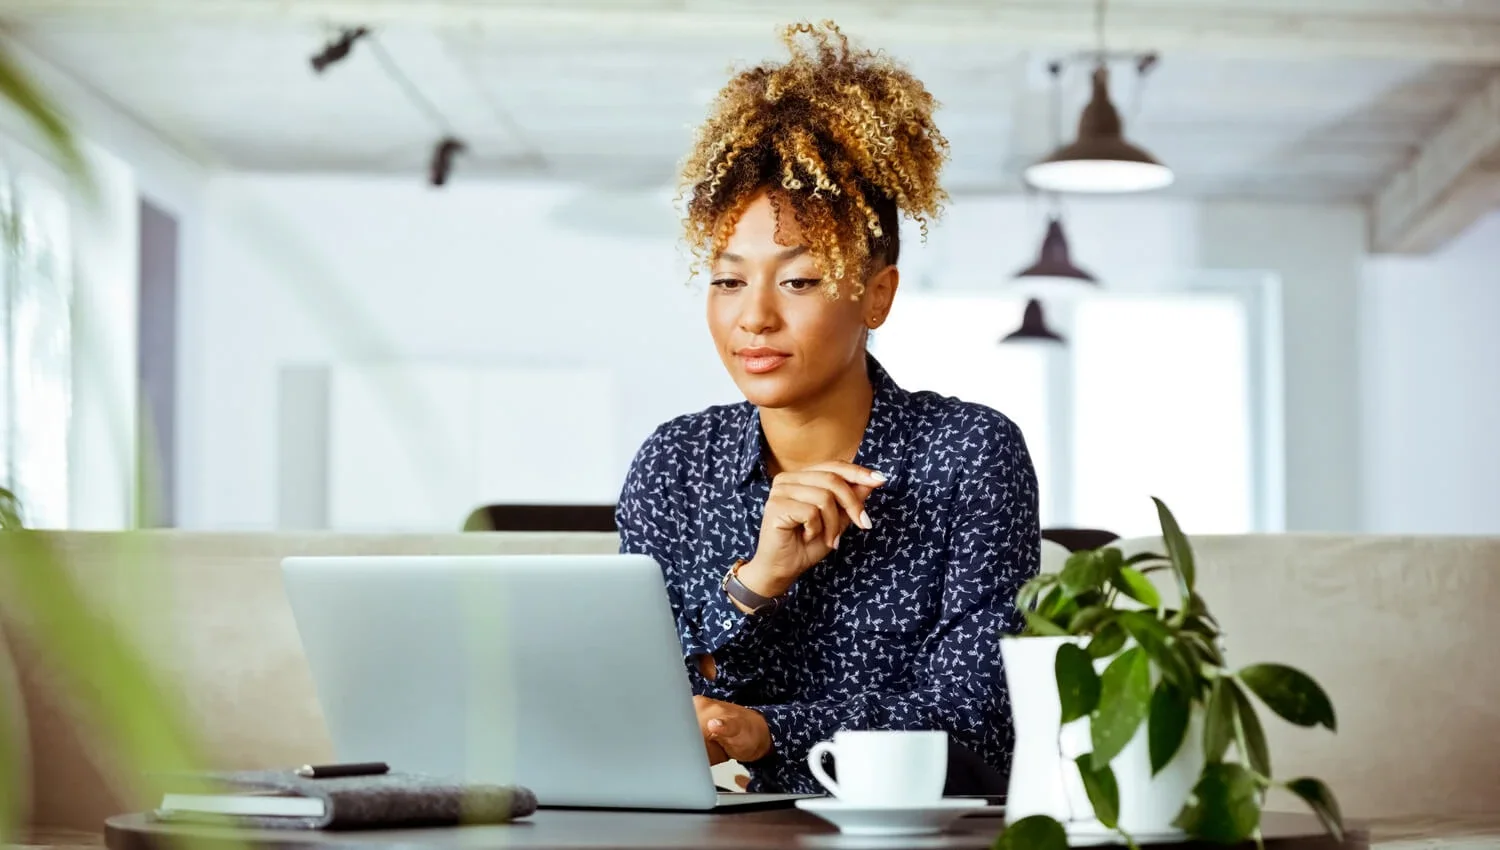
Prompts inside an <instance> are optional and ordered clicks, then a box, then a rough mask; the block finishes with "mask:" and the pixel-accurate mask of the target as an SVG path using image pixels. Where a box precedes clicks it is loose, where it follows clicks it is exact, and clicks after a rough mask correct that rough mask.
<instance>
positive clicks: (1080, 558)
mask: <svg viewBox="0 0 1500 850" xmlns="http://www.w3.org/2000/svg"><path fill="white" fill-rule="evenodd" d="M1059 576H1060V579H1061V586H1062V590H1063V594H1064V595H1065V596H1066V597H1067V598H1069V599H1071V598H1072V597H1074V596H1078V595H1079V594H1082V593H1087V592H1088V591H1090V590H1098V589H1100V588H1102V587H1103V586H1104V583H1105V582H1106V581H1108V580H1109V566H1108V563H1107V562H1106V561H1105V560H1104V558H1103V557H1102V556H1101V555H1100V554H1099V553H1098V552H1094V551H1091V550H1090V551H1083V552H1074V553H1073V555H1072V556H1071V557H1069V558H1068V562H1067V563H1066V564H1064V565H1063V568H1062V572H1061V573H1059Z"/></svg>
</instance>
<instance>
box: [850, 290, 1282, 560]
mask: <svg viewBox="0 0 1500 850" xmlns="http://www.w3.org/2000/svg"><path fill="white" fill-rule="evenodd" d="M1252 304H1253V296H1252V295H1251V294H1250V292H1249V290H1245V289H1234V288H1222V289H1217V290H1211V289H1205V290H1203V291H1193V292H1168V293H1150V294H1131V295H1120V294H1113V293H1110V294H1101V295H1099V296H1096V297H1092V298H1089V299H1085V300H1080V301H1077V302H1074V303H1069V304H1060V305H1056V306H1053V305H1049V306H1048V308H1047V310H1048V312H1047V321H1048V324H1049V325H1050V326H1052V327H1053V328H1054V330H1057V331H1058V332H1059V333H1061V334H1062V335H1063V336H1065V337H1066V338H1067V340H1068V343H1067V344H1066V345H1065V346H1055V345H1000V344H998V341H999V338H1000V337H1001V336H1003V335H1004V334H1005V333H1007V332H1008V331H1010V330H1012V329H1013V328H1015V327H1016V326H1017V325H1018V324H1019V322H1020V318H1021V312H1022V309H1023V304H1022V302H1021V301H1020V300H1018V299H1014V298H997V297H991V296H975V295H965V296H955V295H945V294H938V293H928V292H919V293H903V294H902V297H901V298H900V299H899V300H898V301H897V305H896V309H895V310H893V311H892V314H891V320H890V321H889V322H888V323H887V324H886V326H885V327H884V328H882V329H881V330H880V331H879V332H878V333H877V335H876V338H875V339H874V341H873V344H872V350H873V351H874V353H875V355H876V356H877V357H879V358H880V360H881V362H882V363H883V364H884V365H885V366H886V367H887V368H888V369H889V370H890V372H891V374H892V376H893V377H895V378H896V380H897V382H898V383H900V384H902V385H903V386H904V387H906V388H907V389H912V390H922V389H928V390H935V391H938V392H941V393H944V394H947V395H953V396H957V397H959V398H962V399H965V400H968V401H974V402H979V403H981V404H986V405H989V406H991V407H994V408H995V409H997V410H999V411H1001V412H1003V413H1005V414H1006V415H1008V416H1010V417H1011V418H1012V419H1013V420H1015V421H1016V423H1017V424H1018V425H1020V427H1021V430H1022V433H1023V434H1024V435H1025V437H1026V441H1027V444H1028V446H1029V448H1030V449H1031V452H1032V456H1033V461H1034V463H1035V465H1036V469H1037V478H1038V480H1039V482H1040V484H1041V490H1042V492H1041V509H1042V524H1043V525H1044V526H1069V527H1081V528H1102V529H1107V530H1110V531H1114V532H1116V533H1118V534H1120V535H1122V536H1125V537H1133V536H1140V535H1149V534H1155V533H1157V532H1158V528H1159V526H1158V524H1157V519H1156V512H1155V508H1154V506H1153V504H1152V502H1151V497H1152V496H1157V497H1160V498H1161V499H1163V500H1164V501H1166V502H1167V504H1169V505H1170V506H1171V507H1172V510H1173V512H1174V513H1175V514H1176V515H1177V518H1178V520H1179V521H1180V522H1181V523H1182V525H1183V527H1184V529H1186V530H1188V531H1189V532H1190V533H1194V534H1210V533H1237V532H1249V531H1255V530H1263V529H1262V526H1263V525H1264V521H1263V520H1262V519H1261V518H1260V517H1259V513H1258V510H1257V509H1258V507H1259V506H1261V505H1263V504H1265V503H1266V498H1265V497H1266V494H1265V493H1262V492H1260V488H1261V487H1262V486H1263V484H1262V482H1264V481H1266V480H1269V476H1267V475H1262V474H1257V470H1258V467H1259V466H1263V465H1265V464H1268V463H1273V462H1275V461H1274V459H1273V458H1272V457H1271V452H1269V451H1268V449H1267V447H1266V446H1264V445H1261V444H1260V442H1259V440H1260V437H1259V434H1260V431H1259V430H1258V429H1257V427H1256V422H1257V420H1256V416H1257V415H1258V413H1257V411H1262V410H1264V409H1265V404H1266V403H1267V402H1268V399H1262V398H1259V397H1257V395H1256V393H1257V388H1258V387H1261V386H1264V382H1263V381H1257V380H1256V374H1255V363H1256V356H1257V352H1258V351H1259V350H1260V344H1259V343H1258V335H1260V334H1262V330H1261V329H1260V328H1258V326H1257V325H1256V323H1255V321H1256V316H1257V314H1256V312H1255V311H1254V310H1253V309H1252Z"/></svg>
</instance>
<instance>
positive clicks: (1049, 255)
mask: <svg viewBox="0 0 1500 850" xmlns="http://www.w3.org/2000/svg"><path fill="white" fill-rule="evenodd" d="M1014 280H1015V285H1014V289H1016V290H1018V291H1021V292H1023V293H1024V294H1028V295H1031V294H1035V295H1045V296H1047V297H1054V296H1068V297H1072V296H1078V295H1085V294H1089V293H1092V292H1094V291H1096V290H1097V289H1098V288H1099V281H1098V280H1096V279H1095V278H1094V276H1093V275H1091V274H1089V273H1088V272H1086V271H1084V270H1083V269H1081V268H1079V267H1078V266H1076V265H1074V264H1073V258H1072V257H1071V256H1070V255H1069V252H1068V237H1067V234H1065V233H1063V227H1062V221H1061V220H1060V219H1058V217H1057V216H1056V215H1053V216H1052V217H1051V218H1050V219H1049V220H1048V222H1047V235H1046V236H1045V237H1043V239H1042V250H1041V251H1040V252H1039V253H1038V255H1037V259H1036V262H1034V263H1032V264H1031V265H1030V266H1028V267H1026V268H1025V269H1022V270H1021V271H1020V272H1018V273H1017V274H1016V276H1015V278H1014Z"/></svg>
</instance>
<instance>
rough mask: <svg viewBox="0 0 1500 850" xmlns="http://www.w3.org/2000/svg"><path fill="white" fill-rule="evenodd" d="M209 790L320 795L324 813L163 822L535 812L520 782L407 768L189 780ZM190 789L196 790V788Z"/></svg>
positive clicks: (393, 823)
mask: <svg viewBox="0 0 1500 850" xmlns="http://www.w3.org/2000/svg"><path fill="white" fill-rule="evenodd" d="M192 780H193V782H194V783H195V784H198V785H200V786H201V785H204V784H206V785H208V786H211V787H212V788H213V789H214V791H213V793H224V794H233V793H236V792H241V793H243V792H247V791H248V792H255V791H276V792H279V793H282V794H287V795H291V796H298V797H312V798H316V799H320V800H322V801H323V806H324V811H323V816H322V817H267V816H247V815H214V814H204V813H199V812H183V811H172V812H168V811H163V810H161V809H158V810H156V811H155V812H153V813H152V814H151V817H152V819H153V820H156V821H158V822H161V823H197V824H222V825H227V826H238V827H247V828H252V829H328V830H347V829H395V828H411V827H430V826H457V825H460V824H496V823H508V822H510V821H512V820H516V819H517V818H524V817H527V816H528V815H531V814H532V813H534V812H535V811H536V808H537V802H536V795H535V794H533V793H532V792H531V791H530V790H529V789H526V788H523V787H521V786H519V785H480V784H461V783H456V782H453V781H451V780H447V779H440V778H437V777H432V776H424V775H421V774H413V773H396V772H392V773H384V774H380V775H378V776H347V777H336V778H330V779H309V778H306V777H303V776H299V775H297V774H295V773H292V772H290V771H284V770H253V771H237V772H231V773H208V774H202V775H197V776H194V777H193V778H192ZM194 793H201V788H199V789H195V791H194Z"/></svg>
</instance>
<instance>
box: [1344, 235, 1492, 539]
mask: <svg viewBox="0 0 1500 850" xmlns="http://www.w3.org/2000/svg"><path fill="white" fill-rule="evenodd" d="M1362 306H1363V310H1364V316H1363V337H1362V347H1363V353H1364V362H1365V375H1364V380H1365V390H1364V420H1365V423H1366V425H1365V435H1366V436H1365V439H1366V451H1365V467H1366V469H1367V473H1368V474H1367V479H1366V483H1367V495H1366V500H1365V511H1364V525H1365V527H1366V528H1367V529H1368V530H1370V531H1377V532H1390V533H1451V534H1500V332H1497V330H1500V212H1495V213H1491V214H1490V215H1489V216H1488V217H1487V218H1484V219H1481V220H1480V221H1479V222H1478V223H1476V224H1475V225H1474V226H1473V227H1472V228H1470V230H1469V231H1468V232H1466V233H1465V234H1463V235H1462V236H1460V237H1459V238H1458V239H1456V240H1454V241H1453V242H1452V243H1450V244H1449V245H1447V246H1446V247H1445V248H1444V249H1443V250H1442V251H1440V252H1438V253H1436V254H1434V255H1432V256H1430V257H1377V258H1374V259H1372V260H1371V262H1370V264H1369V269H1368V272H1367V276H1366V282H1365V287H1364V297H1363V305H1362Z"/></svg>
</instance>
